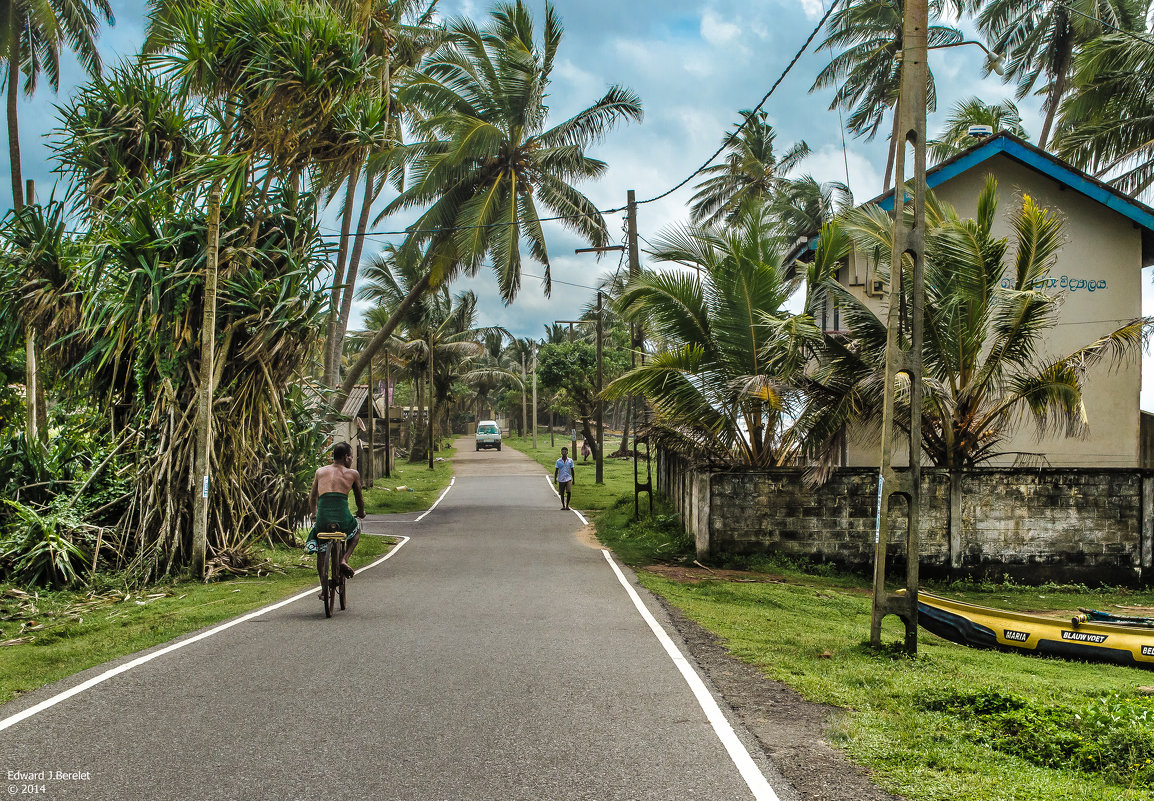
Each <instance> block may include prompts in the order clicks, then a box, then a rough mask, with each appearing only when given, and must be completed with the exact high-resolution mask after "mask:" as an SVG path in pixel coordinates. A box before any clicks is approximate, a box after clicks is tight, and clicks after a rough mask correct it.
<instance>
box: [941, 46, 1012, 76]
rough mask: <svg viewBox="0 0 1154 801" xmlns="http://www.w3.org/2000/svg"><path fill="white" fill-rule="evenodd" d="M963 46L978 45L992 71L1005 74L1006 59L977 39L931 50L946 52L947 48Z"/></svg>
mask: <svg viewBox="0 0 1154 801" xmlns="http://www.w3.org/2000/svg"><path fill="white" fill-rule="evenodd" d="M962 45H977V46H978V47H980V48H982V51H983V52H984V53H985V54H986V59H987V62H986V63H987V64H988V66H989V68H990V70H991V71H992V72H995V73H997V74H998V75H1002V74H1004V73H1003V72H1002V65H1003V64H1004V63H1005V61H1006V59H1005V57H1004V56H1001V55H999V54H998V53H995V52H994V51H993V50H991V49H990V48H988V47H986V46H985V45H984V44H982V43H981V42H979V41H977V40H976V39H965V40H963V41H961V42H950V43H949V44H943V45H933V46H932V47H930V48H929V49H930V50H945V49H946V48H947V47H961V46H962Z"/></svg>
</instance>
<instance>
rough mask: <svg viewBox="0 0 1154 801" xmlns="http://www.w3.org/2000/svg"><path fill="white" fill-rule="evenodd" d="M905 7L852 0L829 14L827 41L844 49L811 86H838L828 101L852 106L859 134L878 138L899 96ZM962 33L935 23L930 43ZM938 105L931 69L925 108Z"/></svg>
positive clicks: (937, 3)
mask: <svg viewBox="0 0 1154 801" xmlns="http://www.w3.org/2000/svg"><path fill="white" fill-rule="evenodd" d="M942 5H943V3H942V0H932V2H931V3H930V14H931V18H934V17H938V16H940V14H941V12H942ZM903 13H904V3H903V0H851V2H849V3H848V4H847V5H843V6H842V7H841V8H839V9H838V10H837V11H835V12H834V14H833V16H832V17H831V18H830V21H829V31H830V32H829V35H827V36H826V38H825V41H824V42H822V47H826V48H829V50H830V52H833V51H835V50H837V51H840V52H838V53H837V55H835V56H834V57H833V58H832V59H831V60H830V62H829V64H827V65H826V66H825V67H824V68H823V69H822V70H821V72H819V73H818V74H817V78H816V79H814V82H813V86H812V87H810V91H811V92H816V91H817V90H819V89H826V88H831V87H832V88H834V89H835V91H834V95H833V100H832V101H831V102H830V106H829V107H830V109H831V110H832V109H837V108H843V109H846V110H847V111H849V112H850V115H849V118H848V119H847V120H846V128H847V129H848V130H849V131H850V132H851V133H853V134H854V135H855V136H864V137H866V139H873V138H874V137H875V136H876V135H877V133H878V130H879V129H880V128H881V125H882V121H883V120H884V119H885V115H886V114H887V113H888V112H889V111H890V110H891V109H892V108H894V106H895V104H896V102H897V97H898V86H899V84H900V82H901V53H902V18H903ZM963 38H964V37H963V36H962V32H961V31H959V30H957V29H956V28H952V27H949V26H946V25H930V28H929V31H928V36H927V43H928V46H929V47H930V48H935V47H947V46H950V45H955V44H958V43H960V42H961V41H962V40H963ZM936 108H937V91H936V89H935V87H934V76H933V73H932V72H931V73H930V74H929V80H928V82H927V85H926V110H927V111H934V110H935V109H936ZM894 124H895V125H896V119H895V121H894ZM892 139H893V137H891V140H892ZM893 145H894V143H893V142H892V141H891V143H890V154H889V158H888V160H887V162H886V174H885V186H886V188H887V189H888V188H889V184H890V175H891V173H892V171H893V159H894V150H893Z"/></svg>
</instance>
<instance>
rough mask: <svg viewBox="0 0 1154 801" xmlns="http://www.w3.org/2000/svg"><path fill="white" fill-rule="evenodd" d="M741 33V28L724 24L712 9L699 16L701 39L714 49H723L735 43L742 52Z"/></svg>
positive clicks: (733, 24)
mask: <svg viewBox="0 0 1154 801" xmlns="http://www.w3.org/2000/svg"><path fill="white" fill-rule="evenodd" d="M741 32H742V30H741V26H739V25H737V24H735V23H733V22H725V21H724V20H722V19H721V18H720V17H719V16H717V14H716V13H714V11H713V10H712V9H708V8H707V9H706V10H705V12H704V13H703V14H702V15H701V38H702V39H704V40H705V41H707V42H709V44H711V45H713V46H714V47H725V46H727V45H730V44H731V43H734V42H736V43H737V44H738V46H739V47H740V49H741V50H743V51H744V50H745V48H744V47H743V46H741V44H740V40H741Z"/></svg>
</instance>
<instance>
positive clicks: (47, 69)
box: [0, 0, 114, 211]
mask: <svg viewBox="0 0 1154 801" xmlns="http://www.w3.org/2000/svg"><path fill="white" fill-rule="evenodd" d="M5 5H6V6H7V8H6V11H7V14H6V15H5V16H4V18H3V19H2V20H0V25H3V27H2V28H0V36H2V38H0V52H2V53H3V54H4V58H5V60H6V61H7V63H8V159H9V163H10V165H11V171H12V208H13V209H15V210H17V211H19V210H20V207H21V206H23V205H24V183H23V181H24V177H23V174H22V173H21V170H20V123H19V120H18V118H17V110H16V100H17V96H18V94H19V91H20V76H21V75H23V76H24V94H26V95H27V96H29V97H31V96H32V93H33V92H35V91H36V82H37V80H38V79H39V77H40V74H41V73H43V74H44V75H45V77H47V78H48V84H49V86H51V87H52V91H54V92H55V91H58V90H59V89H60V45H61V43H62V42H63V43H65V44H67V46H68V48H69V50H71V51H72V52H73V53H75V54H76V57H77V58H78V59H79V60H80V63H81V64H82V65H83V66H84V68H85V69H86V70H88V72H89V73H91V74H93V75H97V74H99V73H100V54H99V53H98V52H97V50H96V41H95V40H96V34H97V30H98V28H99V27H100V18H101V17H103V18H104V20H105V22H107V23H108V24H110V25H111V24H112V23H113V22H114V17H113V14H112V6H111V5H109V2H108V0H40V2H33V0H8V2H7V3H6V4H5Z"/></svg>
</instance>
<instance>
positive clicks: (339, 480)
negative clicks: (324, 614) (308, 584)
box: [305, 442, 365, 608]
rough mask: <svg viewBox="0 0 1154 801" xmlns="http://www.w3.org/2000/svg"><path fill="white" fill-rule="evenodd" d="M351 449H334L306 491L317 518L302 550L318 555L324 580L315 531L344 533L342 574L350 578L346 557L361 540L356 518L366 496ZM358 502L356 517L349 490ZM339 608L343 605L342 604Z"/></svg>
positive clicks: (362, 511)
mask: <svg viewBox="0 0 1154 801" xmlns="http://www.w3.org/2000/svg"><path fill="white" fill-rule="evenodd" d="M352 465H353V449H352V447H351V446H350V445H349V444H348V443H347V442H341V443H339V444H338V445H337V446H336V447H335V448H333V463H332V464H330V465H325V466H324V467H322V468H320V469H319V470H317V474H316V476H315V477H314V478H313V489H312V492H311V493H309V512H310V513H312V514H313V515H314V516H315V517H316V522H315V523H314V524H313V528H312V531H310V532H309V538H308V541H307V542H306V543H305V550H307V551H308V552H309V553H315V554H316V555H317V573H318V574H319V575H320V577H321V583H322V584H323V583H324V577H325V551H324V549H323V548H321V547H320V544H319V543H318V542H317V532H318V531H342V532H344V533H345V553H344V558H343V559H342V560H341V573H343V574H344V576H345V577H346V578H352V577H353V574H354V572H355V571H354V570H353V569H352V568H351V567H349V557H350V556H352V553H353V549H355V548H356V547H357V543H358V542H360V540H361V523H360V520H358V519H357V518H364V516H365V499H364V497H363V496H362V495H361V474H360V473H358V472H357V471H356V470H353V469H352ZM350 489H351V490H352V491H353V496H354V497H355V498H356V501H357V516H356V517H353V515H352V513H351V512H349V490H350ZM342 608H344V607H343V606H342Z"/></svg>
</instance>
